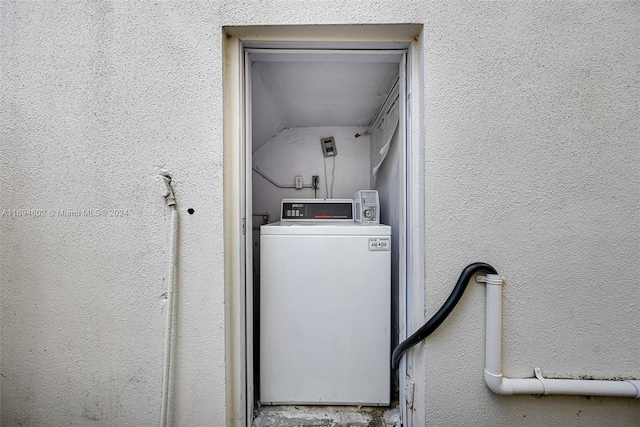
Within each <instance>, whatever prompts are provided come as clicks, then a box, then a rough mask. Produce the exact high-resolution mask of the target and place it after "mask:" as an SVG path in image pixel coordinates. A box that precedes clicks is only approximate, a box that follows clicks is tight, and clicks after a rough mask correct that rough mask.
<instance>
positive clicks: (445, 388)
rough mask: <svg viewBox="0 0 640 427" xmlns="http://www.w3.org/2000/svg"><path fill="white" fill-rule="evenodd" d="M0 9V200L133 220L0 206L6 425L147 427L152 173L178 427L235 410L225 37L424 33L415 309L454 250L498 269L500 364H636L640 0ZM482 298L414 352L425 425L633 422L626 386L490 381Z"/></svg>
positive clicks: (152, 325)
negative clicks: (278, 32)
mask: <svg viewBox="0 0 640 427" xmlns="http://www.w3.org/2000/svg"><path fill="white" fill-rule="evenodd" d="M301 4H302V3H301ZM1 8H2V9H1V11H2V16H1V21H0V24H1V31H2V32H1V39H0V42H1V43H2V45H1V52H0V55H1V57H0V63H1V64H2V79H3V80H2V84H3V87H2V108H1V112H0V114H1V117H2V134H1V138H2V144H1V145H0V150H1V153H2V157H1V162H2V172H1V175H0V179H1V181H0V183H1V185H2V188H1V194H2V196H1V197H0V201H1V202H0V203H1V206H0V208H2V209H19V208H34V209H44V210H49V209H54V210H56V209H66V210H76V209H90V208H91V209H115V208H123V209H127V210H128V216H126V217H122V218H104V217H100V218H90V217H80V218H78V217H61V216H57V215H54V216H51V217H50V216H48V214H47V216H45V217H43V218H33V217H19V218H9V217H7V216H4V217H2V218H0V227H1V229H0V230H1V235H0V237H1V242H2V243H1V244H2V246H1V252H0V255H1V259H0V268H1V270H0V274H1V276H0V280H1V282H0V286H1V289H0V292H1V302H0V304H1V305H0V308H1V313H0V315H1V317H0V320H1V322H2V324H1V326H2V331H1V332H2V336H1V342H0V347H1V350H0V352H1V353H0V356H1V359H0V364H1V365H0V372H1V374H2V375H0V398H1V402H0V412H1V413H0V419H1V424H2V425H3V426H4V425H7V426H13V425H21V424H22V425H46V424H47V425H50V424H57V425H67V424H78V425H87V424H89V423H94V424H95V425H155V424H157V422H158V420H159V413H160V394H161V393H160V391H161V372H162V360H161V359H162V342H163V330H164V320H163V319H164V314H165V313H164V311H163V308H164V303H163V300H162V298H161V294H162V292H163V291H164V289H165V286H166V280H167V277H168V265H167V262H168V248H169V240H168V233H169V224H170V222H169V213H170V212H169V211H168V209H167V208H165V207H164V202H163V199H162V193H163V184H162V182H161V180H160V179H159V178H158V177H157V171H158V169H159V168H164V169H167V170H168V171H170V172H171V173H172V174H173V176H174V178H175V181H176V192H177V198H178V203H179V206H180V212H181V217H182V218H181V226H180V238H181V245H180V271H179V280H180V290H179V295H180V296H179V298H180V299H179V303H178V312H177V320H178V338H177V352H176V354H175V360H176V382H175V400H174V418H175V420H176V421H177V422H176V424H177V425H184V426H196V425H223V424H225V423H226V420H227V410H228V409H229V408H230V407H232V406H234V405H236V403H235V402H231V401H230V400H228V399H227V397H226V396H237V395H238V392H237V391H236V390H230V391H228V393H227V391H226V390H225V387H230V384H231V379H230V378H228V377H226V375H227V374H226V371H225V368H226V366H225V348H226V347H225V346H226V344H228V343H229V341H227V339H228V338H227V337H225V330H226V326H227V324H226V323H225V310H231V309H230V307H231V308H233V307H235V305H234V304H237V301H230V300H227V302H226V304H225V280H227V281H228V280H229V277H226V276H225V269H224V265H225V264H224V263H225V256H226V257H227V262H232V261H233V259H232V258H233V257H234V256H235V254H234V253H226V254H225V251H224V249H225V242H224V218H223V207H224V200H223V177H225V176H226V177H227V178H228V177H229V176H230V175H231V172H230V171H223V167H222V166H223V144H222V141H223V134H222V129H223V127H222V124H223V119H225V118H226V117H227V114H228V113H229V112H225V113H224V115H223V103H222V95H223V88H222V83H223V80H222V75H223V52H222V44H223V40H222V29H221V27H222V26H223V25H286V24H332V23H336V24H340V23H402V22H413V23H421V24H424V33H423V37H422V39H421V40H420V43H421V46H422V47H423V48H424V57H423V58H422V59H423V60H424V61H423V63H421V64H420V65H419V67H420V69H421V70H422V71H423V75H422V77H421V78H422V79H423V82H424V91H423V92H422V93H419V94H414V96H418V97H419V98H421V99H422V100H423V105H422V111H421V117H423V118H424V122H423V123H421V126H422V131H423V137H424V147H425V151H424V157H425V164H424V172H420V174H421V176H424V179H425V182H424V189H425V198H424V203H425V233H424V236H416V237H415V238H418V239H421V240H422V239H424V242H423V244H424V247H425V269H426V273H425V277H424V280H425V289H424V290H423V292H424V295H425V302H424V306H425V307H426V308H425V313H424V314H425V317H426V316H429V315H431V313H433V312H434V311H435V310H436V309H437V308H438V307H439V305H440V304H441V303H442V302H443V301H444V299H445V298H446V296H447V295H448V293H449V292H450V289H451V287H452V286H453V284H454V282H455V280H456V279H457V277H458V275H459V273H460V271H461V269H462V268H463V267H464V266H465V265H466V264H467V263H469V262H472V261H486V262H489V263H491V264H493V265H494V266H495V267H496V268H497V269H498V270H499V271H500V273H502V274H503V275H504V276H505V278H506V281H507V284H506V286H505V302H504V334H505V336H504V351H503V358H504V363H503V364H504V371H505V374H506V375H508V376H531V374H532V369H533V367H534V366H539V367H541V368H542V371H543V373H544V374H546V375H548V376H552V377H553V376H558V377H577V376H580V375H592V376H595V377H602V378H613V377H636V378H637V377H638V376H639V375H640V364H639V363H638V361H637V354H638V353H639V352H640V335H639V334H640V332H639V331H640V328H639V327H638V326H639V325H638V321H637V319H638V315H637V313H638V306H639V305H640V288H638V286H637V283H636V282H637V280H636V276H637V275H636V271H635V270H636V267H637V260H638V259H640V241H639V236H640V211H639V206H640V204H639V203H638V202H639V199H640V175H639V172H638V171H639V169H638V164H640V149H639V148H638V134H639V130H640V129H639V128H640V114H638V113H639V111H638V110H639V108H638V99H639V98H640V96H639V95H640V94H639V83H638V82H639V81H640V76H639V74H640V72H639V69H640V68H639V67H640V57H639V56H640V53H639V51H638V49H637V46H638V45H640V31H639V30H638V26H637V22H638V16H640V6H639V5H638V3H635V2H620V3H613V2H606V3H590V4H588V3H575V4H574V3H542V4H536V3H494V2H478V3H472V2H464V3H458V2H447V3H446V4H440V3H436V4H433V3H426V2H425V3H423V2H415V1H397V0H396V1H381V2H374V3H372V2H369V1H360V0H354V1H351V2H338V1H325V2H304V7H291V2H289V1H281V2H280V1H271V2H262V1H260V2H259V1H255V0H249V1H243V2H225V3H222V2H213V1H212V2H208V3H204V2H201V3H197V2H194V3H179V4H173V3H163V2H158V3H157V4H155V3H152V2H148V3H134V2H113V3H86V4H85V3H62V2H39V3H32V2H12V3H9V2H3V3H2V4H1ZM224 184H225V187H226V188H227V189H229V188H233V184H232V183H229V182H228V181H225V182H224ZM187 208H194V209H195V213H194V215H188V214H187V213H186V209H187ZM230 258H231V261H229V260H230ZM226 295H227V298H229V296H231V295H236V294H234V292H232V291H230V290H229V289H227V293H226ZM416 306H417V307H421V306H423V302H422V301H416ZM483 309H484V302H483V289H482V287H481V286H471V287H470V289H469V290H468V294H467V295H466V296H465V297H464V298H463V299H462V301H461V303H460V304H459V306H458V307H457V308H456V310H455V312H454V313H453V314H452V316H450V318H449V319H448V320H447V321H446V322H445V323H444V324H443V325H442V327H441V329H440V330H438V331H437V332H436V333H435V334H433V335H432V336H431V337H430V338H429V339H428V341H427V343H426V344H424V345H422V346H420V347H419V348H418V349H417V350H415V351H414V352H418V353H416V357H417V359H418V360H419V361H421V363H418V365H419V366H418V368H420V366H422V370H421V369H417V372H416V374H417V375H416V381H417V390H416V391H417V401H416V406H417V408H416V412H415V415H416V425H423V424H425V423H426V424H431V425H477V424H486V425H505V426H507V425H515V424H520V425H523V424H525V425H526V424H530V425H553V424H562V425H587V424H591V425H604V424H616V425H633V424H636V423H637V420H638V419H640V401H639V400H633V399H614V398H591V399H585V398H583V397H559V396H549V397H544V398H535V397H532V396H519V397H502V396H495V395H493V394H492V393H491V392H490V391H489V390H488V389H486V388H485V386H484V384H483V381H482V367H483ZM231 314H233V313H231ZM227 320H228V319H227ZM229 413H232V411H229Z"/></svg>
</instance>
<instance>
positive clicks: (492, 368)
mask: <svg viewBox="0 0 640 427" xmlns="http://www.w3.org/2000/svg"><path fill="white" fill-rule="evenodd" d="M477 280H478V281H479V282H486V300H487V301H486V349H485V351H486V356H485V369H484V381H485V383H486V384H487V387H489V389H491V391H493V392H494V393H496V394H503V395H512V394H538V395H542V394H544V395H547V394H563V395H579V396H619V397H635V398H637V399H639V398H640V380H627V381H598V380H571V379H552V378H544V377H543V376H542V372H541V370H540V368H535V370H534V373H535V376H536V378H505V377H503V376H502V284H503V279H502V276H500V275H498V274H487V275H486V277H478V278H477Z"/></svg>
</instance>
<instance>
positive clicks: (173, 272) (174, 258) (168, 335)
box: [160, 174, 178, 427]
mask: <svg viewBox="0 0 640 427" xmlns="http://www.w3.org/2000/svg"><path fill="white" fill-rule="evenodd" d="M163 178H164V183H165V185H166V186H167V193H166V194H165V196H164V197H165V199H166V203H167V206H169V207H170V208H171V246H170V250H169V260H170V261H169V262H170V264H169V283H168V287H167V293H166V295H167V318H166V327H165V337H164V338H165V339H164V366H163V374H162V408H161V414H160V425H161V426H162V427H166V425H167V415H168V409H169V383H170V379H171V348H172V338H173V311H174V309H175V288H176V278H177V274H178V272H177V264H178V209H177V207H176V199H175V197H174V194H173V188H172V187H171V177H170V176H169V175H168V174H164V175H163Z"/></svg>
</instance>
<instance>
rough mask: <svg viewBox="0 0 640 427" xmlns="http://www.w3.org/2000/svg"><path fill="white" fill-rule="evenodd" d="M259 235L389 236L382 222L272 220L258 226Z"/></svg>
mask: <svg viewBox="0 0 640 427" xmlns="http://www.w3.org/2000/svg"><path fill="white" fill-rule="evenodd" d="M260 235H262V236H265V235H298V236H299V235H325V236H390V235H391V227H390V226H388V225H383V224H357V223H354V222H353V221H352V222H350V223H345V222H336V223H300V222H274V223H272V224H266V225H263V226H261V227H260Z"/></svg>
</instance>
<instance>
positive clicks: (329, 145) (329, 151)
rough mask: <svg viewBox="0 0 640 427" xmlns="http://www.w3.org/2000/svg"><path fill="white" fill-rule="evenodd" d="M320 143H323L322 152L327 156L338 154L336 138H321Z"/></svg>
mask: <svg viewBox="0 0 640 427" xmlns="http://www.w3.org/2000/svg"><path fill="white" fill-rule="evenodd" d="M320 143H321V144H322V154H324V156H325V157H334V156H336V155H338V150H337V149H336V140H335V139H334V138H333V137H332V136H330V137H328V138H321V139H320Z"/></svg>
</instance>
